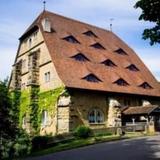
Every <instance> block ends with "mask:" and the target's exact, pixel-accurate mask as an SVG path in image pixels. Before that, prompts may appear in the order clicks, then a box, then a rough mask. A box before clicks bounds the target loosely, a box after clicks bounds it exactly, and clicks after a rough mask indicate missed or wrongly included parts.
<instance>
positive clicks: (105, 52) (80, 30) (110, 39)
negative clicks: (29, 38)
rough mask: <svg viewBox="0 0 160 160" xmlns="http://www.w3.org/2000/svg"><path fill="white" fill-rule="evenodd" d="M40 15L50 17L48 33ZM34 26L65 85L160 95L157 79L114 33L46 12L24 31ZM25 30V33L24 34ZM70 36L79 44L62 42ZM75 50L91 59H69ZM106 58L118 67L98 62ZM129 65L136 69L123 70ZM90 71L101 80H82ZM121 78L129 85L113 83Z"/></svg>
mask: <svg viewBox="0 0 160 160" xmlns="http://www.w3.org/2000/svg"><path fill="white" fill-rule="evenodd" d="M43 18H48V19H49V21H50V22H51V27H52V29H53V30H54V31H55V32H51V33H48V32H45V31H43V29H42V25H41V21H42V19H43ZM34 25H38V26H39V28H40V30H41V32H42V35H43V37H44V41H45V43H46V45H47V47H48V50H49V52H50V55H51V58H52V61H53V63H54V65H55V67H56V70H57V73H58V75H59V77H60V78H61V80H62V81H63V83H64V84H65V85H66V86H67V87H70V88H80V89H88V90H98V91H106V92H117V93H128V94H137V95H148V96H160V90H159V84H158V82H157V80H156V79H155V78H154V76H153V75H152V74H151V72H150V71H149V70H148V69H147V67H146V66H145V65H144V64H143V62H142V61H141V60H140V58H139V57H138V56H137V55H136V53H135V52H134V51H133V50H132V49H131V48H130V47H129V46H128V45H127V44H125V43H124V42H123V41H122V40H121V39H120V38H118V37H117V36H116V35H115V34H114V33H112V32H110V31H107V30H104V29H101V28H99V27H95V26H92V25H89V24H86V23H82V22H79V21H76V20H72V19H69V18H66V17H63V16H60V15H57V14H54V13H51V12H48V11H44V12H43V13H41V14H40V16H39V17H38V18H37V19H36V21H35V22H34V23H33V24H32V25H31V26H30V27H29V29H28V30H27V32H28V31H29V30H30V29H31V28H33V27H34ZM87 31H92V32H93V34H95V35H96V38H95V37H89V36H86V35H84V33H85V32H87ZM27 32H25V34H26V33H27ZM69 35H72V36H73V37H74V38H76V39H77V40H78V41H79V43H77V44H73V43H68V42H66V41H64V40H63V38H64V37H66V36H69ZM22 37H23V36H22ZM93 44H100V45H102V46H103V47H104V48H105V49H95V48H93V47H90V46H92V45H93ZM76 52H81V53H85V55H86V57H87V58H88V59H89V60H90V61H88V62H86V63H79V62H77V61H74V60H73V59H72V58H69V57H71V56H73V53H76ZM116 53H117V54H116ZM121 54H122V55H121ZM106 59H111V60H112V61H113V62H114V63H115V64H116V65H117V67H106V66H105V65H103V64H101V62H102V61H105V60H106ZM129 64H134V65H135V66H136V67H137V68H138V69H139V71H138V72H131V71H129V70H128V69H126V67H127V66H129ZM89 73H92V74H93V75H96V77H97V78H98V79H100V80H101V82H100V83H91V82H89V81H84V79H82V77H85V76H86V75H88V74H89ZM121 77H123V79H124V80H125V81H126V82H127V83H128V84H129V85H127V86H125V87H123V86H118V85H116V84H114V82H115V81H116V80H118V79H119V78H121ZM143 82H147V83H148V84H149V85H150V86H152V89H144V88H142V87H139V86H140V85H141V84H142V83H143Z"/></svg>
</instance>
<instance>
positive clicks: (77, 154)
mask: <svg viewBox="0 0 160 160" xmlns="http://www.w3.org/2000/svg"><path fill="white" fill-rule="evenodd" d="M30 160H160V136H153V137H147V138H136V139H132V140H131V139H130V140H121V141H116V142H107V143H101V144H96V145H92V146H87V147H82V148H78V149H73V150H68V151H62V152H58V153H53V154H50V155H46V156H41V157H36V158H30Z"/></svg>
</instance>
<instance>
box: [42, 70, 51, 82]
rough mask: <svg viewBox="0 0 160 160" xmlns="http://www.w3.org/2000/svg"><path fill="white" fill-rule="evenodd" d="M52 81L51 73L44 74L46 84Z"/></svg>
mask: <svg viewBox="0 0 160 160" xmlns="http://www.w3.org/2000/svg"><path fill="white" fill-rule="evenodd" d="M50 79H51V73H50V72H46V73H44V80H45V82H46V83H47V82H50Z"/></svg>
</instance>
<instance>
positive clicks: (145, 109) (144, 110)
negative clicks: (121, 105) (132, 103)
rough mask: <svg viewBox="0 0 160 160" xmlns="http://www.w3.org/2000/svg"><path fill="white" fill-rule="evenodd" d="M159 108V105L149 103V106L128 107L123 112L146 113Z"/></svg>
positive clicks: (125, 113) (131, 113) (126, 113)
mask: <svg viewBox="0 0 160 160" xmlns="http://www.w3.org/2000/svg"><path fill="white" fill-rule="evenodd" d="M157 108H158V109H159V106H157V105H148V106H144V107H142V106H138V107H128V108H127V109H125V110H124V111H122V113H123V114H124V115H146V114H150V113H152V112H154V111H155V110H156V109H157Z"/></svg>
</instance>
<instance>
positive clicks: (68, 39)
mask: <svg viewBox="0 0 160 160" xmlns="http://www.w3.org/2000/svg"><path fill="white" fill-rule="evenodd" d="M63 39H64V40H66V41H68V42H70V43H79V42H78V40H77V39H76V38H74V37H73V36H68V37H64V38H63Z"/></svg>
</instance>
